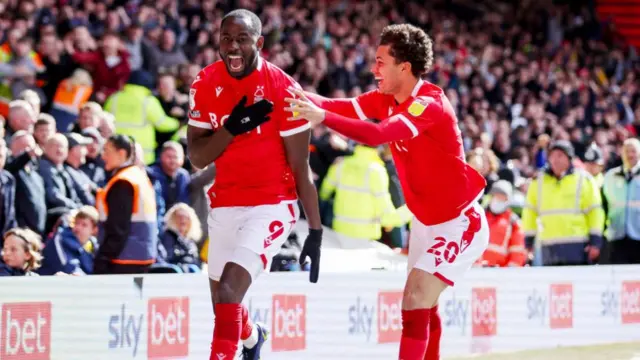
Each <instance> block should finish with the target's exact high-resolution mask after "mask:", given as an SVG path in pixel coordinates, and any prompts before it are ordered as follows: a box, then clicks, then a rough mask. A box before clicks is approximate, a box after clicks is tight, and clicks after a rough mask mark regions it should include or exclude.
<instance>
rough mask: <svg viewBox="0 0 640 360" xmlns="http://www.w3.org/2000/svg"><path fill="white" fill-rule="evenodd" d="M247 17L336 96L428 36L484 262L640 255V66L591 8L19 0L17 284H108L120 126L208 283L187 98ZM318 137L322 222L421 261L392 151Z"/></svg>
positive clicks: (164, 258) (9, 227) (7, 90)
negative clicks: (451, 113) (471, 195)
mask: <svg viewBox="0 0 640 360" xmlns="http://www.w3.org/2000/svg"><path fill="white" fill-rule="evenodd" d="M235 8H246V9H250V10H252V11H254V12H256V13H257V14H259V15H260V17H261V19H262V21H263V35H264V36H265V46H264V49H263V52H262V56H263V57H264V58H265V59H267V60H269V61H271V62H273V63H274V64H276V65H277V66H279V67H281V68H282V69H284V70H285V71H286V72H287V73H289V74H291V75H292V76H293V77H294V78H295V79H296V80H297V81H298V82H299V83H300V84H301V85H302V86H303V87H304V88H305V89H306V90H308V91H313V92H317V93H319V94H322V95H325V96H330V97H355V96H358V95H359V94H362V93H363V92H366V91H370V90H372V89H375V86H376V85H375V83H374V79H373V76H372V74H371V73H370V71H369V69H370V67H371V64H372V63H373V61H374V57H375V50H376V44H377V41H378V35H379V33H380V31H381V30H382V28H383V27H384V26H386V25H388V24H392V23H402V22H410V23H413V24H415V25H418V26H420V27H422V28H423V29H425V30H426V31H427V32H428V34H429V35H430V36H431V37H432V39H433V41H434V50H435V62H434V66H433V69H432V71H431V72H430V73H429V74H428V75H427V76H426V77H425V78H426V80H428V81H431V82H433V83H435V84H437V85H439V86H441V87H442V88H443V89H444V90H445V92H446V94H447V97H448V98H449V100H450V101H451V103H452V105H453V106H454V108H455V109H456V112H457V115H458V119H459V121H460V128H461V131H462V135H463V144H464V149H465V152H466V154H467V155H466V156H467V161H468V162H469V163H470V164H471V165H472V166H473V167H475V168H476V169H478V170H479V171H480V172H481V173H482V174H483V175H484V176H485V178H486V179H487V182H488V186H487V189H486V197H485V198H483V200H482V201H483V204H485V205H486V207H487V211H488V217H489V222H490V226H491V234H492V236H491V244H490V246H489V248H488V250H487V253H485V256H483V258H482V259H480V260H479V262H478V265H479V266H523V265H526V264H531V263H532V261H533V263H536V262H537V263H538V264H545V265H574V264H595V263H640V177H638V178H637V179H636V176H639V173H640V165H638V155H639V154H640V142H638V140H636V137H637V136H638V135H639V132H640V96H639V94H640V92H639V89H638V88H639V86H640V81H639V79H638V75H640V62H639V61H638V54H637V52H636V49H635V48H634V47H633V46H632V45H631V43H630V42H629V39H628V38H625V37H624V36H621V35H620V32H619V31H618V30H617V28H616V26H615V24H614V21H613V20H612V18H611V17H610V16H608V15H607V14H606V13H604V15H603V13H602V12H599V11H598V9H600V8H601V7H596V5H595V4H593V3H588V2H580V1H575V2H571V1H560V0H559V1H551V0H541V1H508V0H492V1H485V2H481V3H478V2H475V1H471V0H436V1H428V2H424V1H391V0H368V1H357V2H356V1H345V0H343V1H329V0H327V1H321V0H311V1H302V0H290V1H287V0H282V1H278V0H274V1H249V0H238V1H215V0H184V1H177V0H155V1H145V0H106V1H94V0H19V1H18V0H7V1H3V2H0V120H1V121H2V122H3V126H2V127H0V129H1V130H0V131H4V133H3V136H2V138H0V169H2V171H1V172H0V226H2V231H3V233H4V237H3V241H0V245H2V248H3V253H2V254H3V255H2V265H1V266H0V267H1V268H2V269H3V270H1V271H0V272H4V273H6V274H11V275H25V274H36V273H39V274H42V275H49V274H56V273H59V272H63V273H69V274H72V273H75V274H78V273H86V274H90V273H91V272H92V267H93V256H94V254H95V252H96V251H98V249H97V243H96V240H95V235H96V234H97V230H98V227H99V226H100V224H99V219H98V213H97V211H96V209H95V201H96V200H95V196H96V190H97V189H98V188H100V187H103V186H104V185H105V184H106V182H107V180H108V179H109V176H110V174H109V173H108V171H105V169H104V162H103V160H102V158H101V156H102V152H103V146H104V144H105V141H106V140H107V139H108V138H109V137H110V136H112V135H113V134H114V133H115V134H124V135H129V136H132V137H134V138H135V139H136V143H137V147H138V148H137V149H136V150H137V153H139V156H138V162H139V164H138V165H139V166H141V167H143V168H144V169H145V170H146V172H147V175H148V176H149V178H150V179H151V181H152V183H153V185H154V188H155V189H156V192H157V199H156V200H157V203H158V214H157V215H158V227H159V232H160V239H159V241H158V244H159V245H158V248H159V256H158V260H157V261H158V263H159V264H163V266H165V267H164V268H163V269H167V268H169V269H170V270H171V271H176V272H178V271H184V272H196V271H200V268H201V264H202V262H206V258H207V254H206V248H207V247H206V245H205V244H206V242H207V238H208V237H209V236H215V234H207V229H206V218H207V212H208V199H207V196H206V194H205V192H204V191H203V189H206V188H207V187H208V186H209V185H210V184H211V183H212V182H213V181H214V178H215V168H214V167H213V166H210V167H208V168H206V169H195V168H193V167H192V166H191V165H190V163H189V161H188V159H187V158H186V157H185V149H186V139H185V138H186V122H187V112H188V110H189V108H188V96H187V94H188V89H189V86H190V85H191V83H192V82H193V80H194V79H195V77H196V75H197V74H198V72H199V71H200V69H201V68H203V67H204V66H206V65H208V64H210V63H212V62H214V61H216V60H218V59H219V55H218V33H219V29H220V21H221V19H222V16H223V15H224V14H225V13H226V12H228V11H229V10H232V9H235ZM604 8H605V9H606V6H605V7H604ZM605 15H607V16H605ZM312 131H313V133H312V144H311V146H310V152H311V167H312V170H313V173H314V177H315V180H316V184H317V186H318V188H319V193H320V197H321V205H322V206H321V208H322V215H323V223H324V224H325V225H326V226H329V227H332V228H333V230H335V231H336V232H337V233H339V234H343V235H345V236H349V237H352V238H356V239H362V240H363V241H381V242H383V243H385V244H387V245H389V246H390V247H392V248H397V249H400V250H401V251H405V252H406V243H407V241H406V237H407V229H408V228H409V227H410V223H409V219H410V214H409V213H408V211H407V210H406V208H405V207H404V206H403V204H404V199H403V195H402V192H401V190H400V186H399V183H398V179H397V174H396V172H395V168H394V165H393V161H392V158H391V153H390V150H389V148H388V147H382V148H376V149H372V148H368V147H364V146H361V145H358V144H354V143H351V142H349V141H346V140H345V139H343V138H342V137H340V136H339V135H338V134H335V133H332V132H329V131H328V130H327V129H325V128H323V127H317V128H314V129H313V130H312ZM371 169H377V170H380V169H382V170H380V171H374V172H373V175H372V176H370V175H371ZM605 173H606V175H605ZM434 176H437V174H434ZM363 189H364V190H365V191H362V190H363ZM380 192H383V193H384V196H379V194H380ZM296 249H299V244H298V242H297V239H296V235H295V234H293V235H292V236H291V239H290V242H289V243H288V244H287V249H285V251H283V254H282V259H281V260H280V259H278V260H277V261H275V262H274V267H273V269H274V270H291V269H295V268H296V266H295V264H294V263H295V261H294V260H293V259H295V258H296ZM534 255H535V256H534Z"/></svg>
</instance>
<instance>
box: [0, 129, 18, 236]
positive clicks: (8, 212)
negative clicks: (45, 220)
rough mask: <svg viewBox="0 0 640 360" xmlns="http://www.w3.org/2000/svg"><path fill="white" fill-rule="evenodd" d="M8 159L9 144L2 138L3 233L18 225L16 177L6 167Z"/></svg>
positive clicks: (0, 190)
mask: <svg viewBox="0 0 640 360" xmlns="http://www.w3.org/2000/svg"><path fill="white" fill-rule="evenodd" d="M6 161H7V144H6V143H5V142H4V140H2V139H0V229H2V233H3V234H4V233H5V232H7V231H9V229H11V228H14V227H15V226H16V209H15V199H16V179H15V178H14V177H13V175H11V173H10V172H9V171H7V170H5V169H4V165H5V164H6ZM0 245H2V244H0Z"/></svg>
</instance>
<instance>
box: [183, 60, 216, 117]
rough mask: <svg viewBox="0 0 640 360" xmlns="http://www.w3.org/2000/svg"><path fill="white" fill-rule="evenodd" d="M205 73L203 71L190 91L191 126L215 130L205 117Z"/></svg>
mask: <svg viewBox="0 0 640 360" xmlns="http://www.w3.org/2000/svg"><path fill="white" fill-rule="evenodd" d="M203 78H204V73H203V72H202V71H201V72H200V74H198V76H197V77H196V79H195V80H194V81H193V84H191V88H190V89H189V126H193V127H197V128H201V129H209V130H213V125H212V124H211V121H210V120H209V118H208V117H206V116H205V115H206V114H207V112H206V102H205V100H204V98H205V89H204V86H203V85H204V81H203V80H202V79H203Z"/></svg>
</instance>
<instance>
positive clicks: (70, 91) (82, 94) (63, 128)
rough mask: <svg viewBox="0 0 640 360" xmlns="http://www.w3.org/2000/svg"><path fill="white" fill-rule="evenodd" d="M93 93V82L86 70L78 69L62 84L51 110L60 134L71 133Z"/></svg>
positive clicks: (57, 90)
mask: <svg viewBox="0 0 640 360" xmlns="http://www.w3.org/2000/svg"><path fill="white" fill-rule="evenodd" d="M92 93H93V80H92V79H91V75H89V73H88V72H87V71H86V70H83V69H76V70H75V71H74V72H73V74H72V75H71V76H70V77H68V78H66V79H64V80H62V81H61V82H60V85H58V88H57V89H56V92H55V97H54V98H53V103H52V105H51V110H50V113H51V115H53V116H54V117H55V119H56V125H57V130H58V131H59V132H61V133H66V132H69V131H71V129H72V128H73V126H74V125H75V123H76V121H77V119H78V114H79V113H80V109H81V108H82V107H83V105H84V104H86V103H87V101H89V98H90V97H91V94H92Z"/></svg>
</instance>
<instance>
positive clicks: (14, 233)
mask: <svg viewBox="0 0 640 360" xmlns="http://www.w3.org/2000/svg"><path fill="white" fill-rule="evenodd" d="M40 249H42V242H41V241H40V236H39V235H38V234H36V233H35V232H33V231H31V230H29V229H24V228H13V229H11V230H9V231H7V232H6V233H5V234H4V246H3V248H2V261H0V276H37V275H38V274H37V273H35V272H34V271H35V270H37V269H38V268H39V267H40V261H41V260H42V255H41V254H40Z"/></svg>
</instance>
